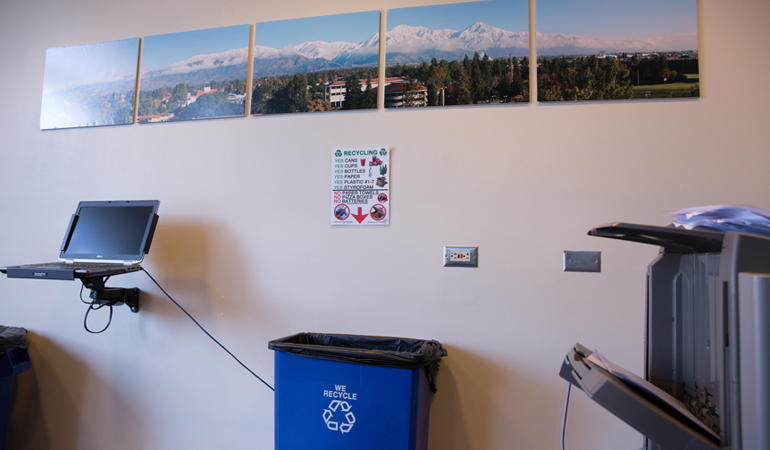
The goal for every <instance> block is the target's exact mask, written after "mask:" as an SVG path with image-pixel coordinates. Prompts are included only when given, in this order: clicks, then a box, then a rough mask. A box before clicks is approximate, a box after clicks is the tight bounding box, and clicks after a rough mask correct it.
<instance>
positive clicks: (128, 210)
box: [0, 200, 160, 280]
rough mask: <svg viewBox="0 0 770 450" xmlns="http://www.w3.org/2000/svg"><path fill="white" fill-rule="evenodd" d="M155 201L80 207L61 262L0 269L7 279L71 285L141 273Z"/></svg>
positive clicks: (69, 228) (152, 227) (155, 219)
mask: <svg viewBox="0 0 770 450" xmlns="http://www.w3.org/2000/svg"><path fill="white" fill-rule="evenodd" d="M159 205H160V201H158V200H142V201H98V202H80V203H79V204H78V209H77V211H76V212H75V214H73V215H72V218H71V219H70V222H69V226H67V231H66V233H65V234H64V241H63V242H62V245H61V249H60V253H59V261H58V262H52V263H43V264H27V265H22V266H9V267H0V272H1V273H4V274H6V275H7V276H8V278H34V279H48V280H74V279H75V278H95V277H106V276H111V275H117V274H121V273H127V272H134V271H137V270H141V268H142V267H141V266H140V265H139V264H140V263H141V262H142V260H143V259H144V255H145V254H147V253H148V252H149V251H150V244H151V243H152V237H153V235H154V234H155V226H156V225H157V223H158V214H157V212H158V206H159Z"/></svg>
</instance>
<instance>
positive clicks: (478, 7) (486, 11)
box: [387, 0, 529, 32]
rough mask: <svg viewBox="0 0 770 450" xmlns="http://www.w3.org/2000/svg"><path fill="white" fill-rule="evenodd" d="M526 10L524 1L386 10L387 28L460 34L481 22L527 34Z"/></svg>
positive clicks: (492, 1)
mask: <svg viewBox="0 0 770 450" xmlns="http://www.w3.org/2000/svg"><path fill="white" fill-rule="evenodd" d="M528 8H529V5H528V2H527V0H488V1H481V2H468V3H454V4H449V5H433V6H417V7H412V8H398V9H389V10H388V18H387V29H388V31H390V30H392V29H393V28H395V27H396V26H398V25H409V26H423V27H426V28H430V29H433V30H443V29H450V30H455V31H462V30H464V29H466V28H468V27H469V26H471V25H473V24H474V23H476V22H483V23H485V24H487V25H491V26H493V27H496V28H501V29H503V30H506V31H512V32H519V31H525V32H526V31H527V30H529V10H528Z"/></svg>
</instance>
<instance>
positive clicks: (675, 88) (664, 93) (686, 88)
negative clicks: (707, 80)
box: [634, 74, 700, 98]
mask: <svg viewBox="0 0 770 450" xmlns="http://www.w3.org/2000/svg"><path fill="white" fill-rule="evenodd" d="M699 81H700V75H698V74H687V81H684V82H681V83H664V84H649V85H642V86H634V98H672V97H688V96H690V92H691V91H692V89H693V87H695V86H697V85H698V83H699Z"/></svg>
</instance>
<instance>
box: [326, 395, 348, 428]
mask: <svg viewBox="0 0 770 450" xmlns="http://www.w3.org/2000/svg"><path fill="white" fill-rule="evenodd" d="M352 408H353V406H352V405H351V404H350V403H348V402H343V401H340V400H332V402H331V403H329V409H324V414H323V417H324V422H326V428H328V429H330V430H332V431H339V432H341V433H342V434H345V433H349V432H350V429H351V428H353V424H354V423H356V416H354V415H353V413H352V412H351V411H350V410H351V409H352ZM338 409H339V410H341V411H342V412H344V413H345V422H344V423H342V424H340V423H339V422H336V421H334V420H332V419H333V418H334V413H335V412H337V410H338Z"/></svg>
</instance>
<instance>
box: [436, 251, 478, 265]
mask: <svg viewBox="0 0 770 450" xmlns="http://www.w3.org/2000/svg"><path fill="white" fill-rule="evenodd" d="M452 266H457V267H478V266H479V248H478V247H444V267H452Z"/></svg>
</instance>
